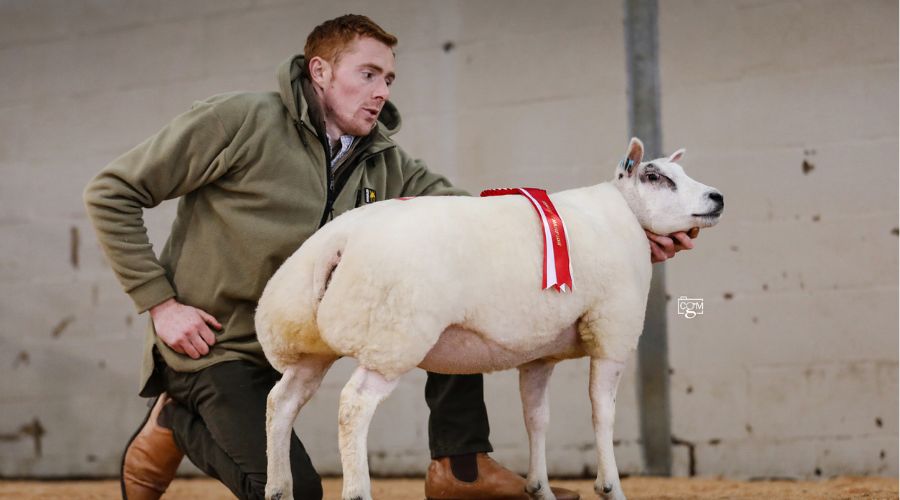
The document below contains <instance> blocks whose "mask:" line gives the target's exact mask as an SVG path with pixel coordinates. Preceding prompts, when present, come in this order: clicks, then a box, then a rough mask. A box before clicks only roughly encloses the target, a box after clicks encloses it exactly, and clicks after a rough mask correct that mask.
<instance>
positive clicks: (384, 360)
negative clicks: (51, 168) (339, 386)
mask: <svg viewBox="0 0 900 500" xmlns="http://www.w3.org/2000/svg"><path fill="white" fill-rule="evenodd" d="M683 153H684V150H679V151H678V152H676V153H674V154H673V155H672V156H670V157H668V158H661V159H657V160H654V161H651V162H645V163H641V160H642V157H643V144H642V143H641V142H640V141H639V140H638V139H636V138H635V139H632V140H631V142H630V144H629V146H628V151H627V154H626V159H625V160H623V162H622V163H621V164H620V165H619V166H618V167H617V168H616V170H615V177H614V179H613V180H612V181H611V182H608V183H602V184H599V185H595V186H591V187H586V188H581V189H572V190H569V191H563V192H559V193H555V194H553V195H551V200H552V201H553V203H554V205H555V206H556V208H557V210H558V211H559V213H560V215H561V217H562V219H563V221H564V222H565V225H566V229H567V234H568V240H569V248H570V257H571V267H572V269H573V272H574V280H575V281H574V290H573V291H571V292H569V293H558V292H557V291H554V290H542V289H541V263H542V259H543V252H544V248H543V242H542V239H541V237H540V232H541V231H542V226H541V224H540V222H539V220H538V217H537V216H536V214H535V211H534V209H533V208H532V207H531V206H530V204H529V202H528V201H527V200H526V199H525V198H524V197H522V196H498V197H489V198H475V197H422V198H415V199H412V200H405V201H401V200H390V201H384V202H379V203H375V204H373V205H370V206H366V207H363V208H360V209H357V210H353V211H351V212H348V213H346V214H344V215H342V216H340V217H337V218H336V219H335V220H334V221H333V222H331V223H329V224H328V225H326V226H325V227H323V228H322V229H320V230H319V231H318V232H316V233H315V234H314V235H313V236H312V237H310V238H309V239H308V240H307V241H306V242H305V243H304V244H303V245H302V246H301V247H300V249H298V250H297V252H296V253H294V254H293V255H292V256H291V257H290V258H289V259H288V260H287V261H285V263H284V264H283V265H282V266H281V268H280V269H279V270H278V272H276V273H275V275H274V276H273V277H272V279H271V280H270V281H269V283H268V284H267V286H266V288H265V291H264V292H263V294H262V297H261V298H260V301H259V307H258V308H257V311H256V329H257V334H258V336H259V341H260V343H261V344H262V346H263V349H264V351H265V354H266V357H267V358H268V359H269V361H270V362H271V363H272V366H274V367H275V368H276V369H277V370H278V371H280V372H282V373H283V374H284V375H283V377H282V379H281V381H279V382H278V383H277V384H276V385H275V386H274V388H273V389H272V391H271V393H270V394H269V398H268V404H267V412H266V436H267V438H266V444H267V457H268V471H267V473H268V482H267V484H266V498H273V499H274V498H281V499H287V498H290V497H291V491H292V489H291V469H290V463H289V458H288V455H289V436H290V432H291V427H292V425H293V422H294V420H295V419H296V417H297V413H298V412H299V410H300V408H301V407H302V406H303V405H304V404H305V403H306V401H308V400H309V398H310V397H311V396H312V395H313V393H314V392H315V391H316V389H318V387H319V384H320V383H321V381H322V377H323V376H324V375H325V372H326V371H327V370H328V368H329V367H330V366H331V364H332V363H333V362H334V361H335V360H336V359H338V358H339V357H341V356H352V357H354V358H356V359H357V360H358V361H359V367H358V368H357V369H356V371H355V372H354V373H353V375H352V376H351V378H350V380H349V381H348V382H347V384H346V386H344V389H343V390H342V391H341V398H340V412H339V442H340V453H341V464H342V466H343V472H344V477H343V480H344V482H343V493H342V496H343V498H344V499H345V500H351V499H363V500H367V499H370V498H371V492H370V482H369V469H368V462H367V458H366V457H367V455H366V435H367V433H368V428H369V424H370V422H371V419H372V415H373V413H374V411H375V408H376V407H377V406H378V404H379V403H381V402H382V401H383V400H384V399H385V398H386V397H387V396H388V395H389V394H390V393H391V391H392V390H393V389H394V387H396V385H397V381H398V379H399V377H400V376H401V375H403V374H404V373H406V372H409V371H410V370H412V369H414V368H416V367H419V368H423V369H425V370H429V371H432V372H438V373H450V374H459V373H485V372H491V371H496V370H506V369H509V368H514V367H518V368H519V374H520V375H519V381H520V390H521V396H522V404H523V409H524V413H525V424H526V428H527V431H528V436H529V441H530V453H531V459H530V465H529V469H528V477H527V491H528V492H529V493H530V494H531V495H532V496H534V497H536V498H542V499H552V498H553V493H552V491H551V490H550V487H549V483H548V479H547V464H546V456H545V435H546V431H547V425H548V421H549V408H548V395H547V383H548V380H549V377H550V373H551V371H552V369H553V366H554V365H555V364H556V363H557V362H558V361H560V360H563V359H570V358H577V357H583V356H590V357H591V370H590V398H591V403H592V408H593V424H594V432H595V434H596V435H595V438H596V443H597V454H598V471H597V481H596V483H595V486H594V489H595V491H596V492H597V493H598V494H599V495H601V496H603V497H605V498H616V499H621V498H624V494H623V492H622V488H621V485H620V482H619V475H618V471H617V469H616V463H615V458H614V456H613V435H612V433H613V420H614V413H615V395H616V388H617V387H618V383H619V379H620V376H621V374H622V371H623V368H624V364H625V361H626V360H627V358H628V357H629V355H630V354H631V353H632V351H634V350H635V348H636V346H637V342H638V337H639V336H640V334H641V330H642V328H643V323H644V311H645V308H646V304H647V295H648V291H649V288H650V276H651V264H650V252H649V246H648V243H647V236H646V235H645V234H644V231H643V228H646V229H648V230H651V231H653V232H655V233H658V234H669V233H672V232H675V231H686V230H688V229H690V228H692V227H709V226H712V225H714V224H715V223H716V222H717V221H718V218H719V215H720V214H721V212H722V208H723V206H724V202H723V200H722V195H721V194H720V193H719V192H718V191H716V190H715V189H713V188H710V187H708V186H705V185H703V184H700V183H698V182H696V181H694V180H693V179H691V178H690V177H688V176H687V175H686V174H685V173H684V170H682V168H681V167H680V166H679V165H678V164H676V163H675V162H676V161H678V160H679V159H680V158H681V156H682V154H683ZM629 160H630V161H629Z"/></svg>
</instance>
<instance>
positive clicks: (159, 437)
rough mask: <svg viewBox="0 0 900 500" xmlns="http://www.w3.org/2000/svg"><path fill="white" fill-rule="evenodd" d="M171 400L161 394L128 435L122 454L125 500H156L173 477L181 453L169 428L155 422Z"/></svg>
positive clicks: (181, 456) (122, 482)
mask: <svg viewBox="0 0 900 500" xmlns="http://www.w3.org/2000/svg"><path fill="white" fill-rule="evenodd" d="M170 401H171V399H170V398H169V396H168V395H166V394H165V393H163V394H161V395H160V396H159V397H158V398H156V402H155V403H154V404H153V406H152V407H151V408H150V411H149V412H148V413H147V417H146V418H145V419H144V422H143V423H142V424H141V426H140V427H139V428H138V430H137V432H135V433H134V435H133V436H131V440H130V441H129V442H128V446H126V447H125V453H124V454H123V455H122V470H121V473H122V474H121V485H122V498H123V499H125V500H156V499H158V498H159V497H161V496H162V494H163V493H164V492H165V491H166V488H168V487H169V483H170V482H172V479H173V478H174V477H175V471H176V470H177V469H178V464H180V463H181V459H182V458H183V457H184V453H182V451H181V450H179V449H178V446H176V445H175V439H174V438H173V437H172V430H171V429H167V428H165V427H163V426H161V425H159V413H160V410H162V408H163V406H165V405H166V404H167V403H169V402H170Z"/></svg>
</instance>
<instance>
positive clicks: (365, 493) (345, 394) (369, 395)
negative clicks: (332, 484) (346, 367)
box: [338, 366, 399, 500]
mask: <svg viewBox="0 0 900 500" xmlns="http://www.w3.org/2000/svg"><path fill="white" fill-rule="evenodd" d="M398 380H399V378H395V379H394V380H387V379H386V378H384V376H383V375H381V374H380V373H378V372H376V371H373V370H369V369H367V368H364V367H362V366H359V367H358V368H357V369H356V371H355V372H353V376H352V377H350V380H349V381H348V382H347V385H345V386H344V389H343V390H342V391H341V403H340V411H339V417H338V443H339V444H340V448H341V466H342V467H343V469H344V488H343V492H342V494H341V496H342V498H343V499H344V500H371V499H372V492H371V485H370V482H369V461H368V457H367V453H366V449H367V448H366V438H367V436H368V434H369V424H370V423H371V422H372V415H374V414H375V408H377V407H378V405H379V404H380V403H381V402H382V401H384V399H385V398H386V397H388V395H390V393H391V392H392V391H393V390H394V388H395V387H397V381H398Z"/></svg>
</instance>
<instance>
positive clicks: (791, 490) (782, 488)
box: [0, 477, 898, 500]
mask: <svg viewBox="0 0 900 500" xmlns="http://www.w3.org/2000/svg"><path fill="white" fill-rule="evenodd" d="M552 484H553V485H554V486H564V487H566V488H570V489H574V490H577V491H579V492H580V493H581V495H582V498H584V499H593V498H597V497H596V495H594V494H593V490H592V484H593V483H592V481H590V480H557V481H552ZM622 485H623V488H624V489H625V494H626V495H628V498H629V499H631V500H642V499H646V500H649V499H676V498H690V499H695V498H696V499H723V500H724V499H729V500H730V499H780V498H784V499H792V500H795V499H796V500H807V499H823V498H827V499H830V498H839V499H845V498H850V499H856V498H866V499H896V498H898V481H897V479H894V478H880V477H840V478H835V479H828V480H822V481H815V482H807V481H752V482H743V481H725V480H716V479H686V478H675V479H664V478H646V477H637V478H627V479H625V480H623V481H622ZM324 487H325V498H326V499H327V500H331V499H339V498H340V493H341V479H340V478H328V479H325V482H324ZM372 493H373V495H374V497H375V498H377V499H384V500H422V499H423V498H424V494H423V493H424V492H423V480H422V479H376V480H374V481H373V491H372ZM118 497H119V485H118V482H117V481H41V482H37V481H0V498H3V499H6V498H9V499H13V498H15V499H22V500H29V499H38V498H41V499H45V498H65V499H72V500H83V499H105V498H118ZM164 498H166V499H184V500H188V499H190V500H194V499H196V500H213V499H230V498H234V497H233V496H232V495H231V494H230V493H229V491H228V490H227V489H225V487H224V486H222V485H221V484H219V483H217V482H215V481H212V480H209V479H179V480H176V481H175V482H173V483H172V485H171V487H170V488H169V491H168V493H167V494H166V495H165V496H164Z"/></svg>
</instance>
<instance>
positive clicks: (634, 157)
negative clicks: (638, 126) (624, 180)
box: [622, 137, 644, 177]
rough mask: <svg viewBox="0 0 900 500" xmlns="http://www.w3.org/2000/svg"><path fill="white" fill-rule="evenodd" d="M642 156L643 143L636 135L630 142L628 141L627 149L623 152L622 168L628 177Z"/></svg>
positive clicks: (639, 162)
mask: <svg viewBox="0 0 900 500" xmlns="http://www.w3.org/2000/svg"><path fill="white" fill-rule="evenodd" d="M643 158H644V143H643V142H641V140H640V139H638V138H637V137H632V138H631V142H629V143H628V151H627V152H626V153H625V158H624V159H623V160H622V169H623V170H624V172H625V174H626V175H628V177H631V174H633V173H634V170H635V168H634V167H636V166H638V165H640V164H641V160H642V159H643Z"/></svg>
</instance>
